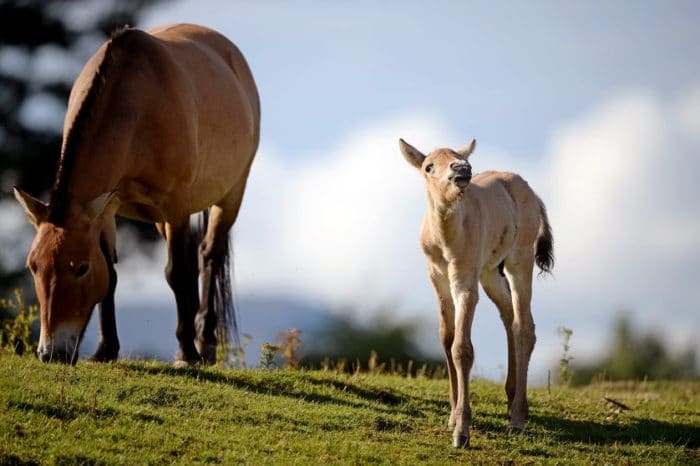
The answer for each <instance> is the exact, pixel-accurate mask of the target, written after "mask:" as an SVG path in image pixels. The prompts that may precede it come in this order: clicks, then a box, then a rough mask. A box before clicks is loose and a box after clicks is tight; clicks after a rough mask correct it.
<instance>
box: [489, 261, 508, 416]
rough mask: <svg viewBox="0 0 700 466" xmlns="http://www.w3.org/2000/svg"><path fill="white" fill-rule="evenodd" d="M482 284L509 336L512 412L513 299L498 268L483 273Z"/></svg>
mask: <svg viewBox="0 0 700 466" xmlns="http://www.w3.org/2000/svg"><path fill="white" fill-rule="evenodd" d="M480 281H481V286H483V287H484V291H485V292H486V295H487V296H488V297H489V298H490V299H491V301H493V302H494V304H495V305H496V307H497V308H498V312H499V313H500V315H501V320H502V321H503V326H504V327H505V329H506V337H507V338H508V377H507V378H506V395H507V396H508V413H509V414H510V410H511V406H512V405H513V398H514V397H515V379H516V375H515V373H516V363H515V341H514V339H513V301H512V297H511V295H510V286H509V285H508V281H507V280H506V278H505V277H504V276H502V275H501V273H500V272H499V271H498V269H494V270H489V271H488V272H484V273H483V274H482V275H481V280H480Z"/></svg>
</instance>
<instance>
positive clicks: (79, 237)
mask: <svg viewBox="0 0 700 466" xmlns="http://www.w3.org/2000/svg"><path fill="white" fill-rule="evenodd" d="M259 135H260V101H259V98H258V92H257V89H256V86H255V82H254V80H253V77H252V75H251V72H250V69H249V68H248V65H247V63H246V61H245V59H244V58H243V55H242V54H241V52H240V51H239V50H238V48H237V47H236V46H235V45H234V44H232V43H231V42H230V41H229V40H228V39H226V38H225V37H223V36H222V35H220V34H219V33H217V32H215V31H212V30H210V29H207V28H204V27H202V26H195V25H189V24H180V25H170V26H163V27H158V28H155V29H152V30H149V31H146V32H144V31H140V30H137V29H129V28H126V29H122V30H119V31H117V32H115V33H114V34H113V35H112V37H111V39H110V40H108V41H107V42H106V43H105V44H103V45H102V46H101V47H100V48H99V50H98V51H97V53H95V55H93V56H92V57H91V58H90V59H89V60H88V62H87V64H86V65H85V67H84V68H83V69H82V71H81V72H80V74H79V76H78V78H77V79H76V81H75V83H74V85H73V88H72V90H71V93H70V98H69V100H68V110H67V113H66V117H65V122H64V130H63V144H62V148H61V158H60V163H59V167H58V171H57V174H56V181H55V184H54V188H53V190H52V193H51V197H50V201H49V203H48V204H46V203H43V202H41V201H39V200H38V199H35V198H33V197H32V196H30V195H28V194H27V193H24V192H22V191H21V190H19V189H17V188H15V197H16V198H17V200H18V201H19V203H20V204H21V205H22V207H23V208H24V210H25V213H26V215H27V217H28V218H29V221H30V222H31V223H32V224H33V225H34V226H35V227H36V237H35V238H34V242H33V244H32V246H31V250H30V252H29V255H28V258H27V266H28V267H29V269H30V270H31V272H32V275H33V277H34V284H35V287H36V294H37V298H38V301H39V306H40V313H41V334H40V338H39V349H38V355H39V357H40V358H41V360H42V361H49V360H59V361H63V362H71V363H75V361H76V359H77V357H78V351H77V350H78V346H79V344H80V341H81V338H82V335H83V333H84V331H85V328H86V326H87V323H88V321H89V320H90V315H91V314H92V310H93V308H94V307H95V305H96V304H98V303H99V304H100V306H99V307H100V309H99V318H100V319H99V320H100V339H99V345H98V348H97V351H96V352H95V354H94V355H93V356H92V359H93V360H97V361H107V360H113V359H116V358H117V355H118V352H119V341H118V338H117V332H116V324H115V316H114V290H115V287H116V284H117V274H116V271H115V268H114V264H115V263H116V262H117V256H116V247H115V246H116V226H115V215H120V216H123V217H127V218H131V219H136V220H140V221H144V222H149V223H154V224H155V226H156V228H157V230H158V232H159V233H160V234H161V235H162V236H163V237H164V238H165V240H166V242H167V247H168V264H167V267H166V269H165V276H166V279H167V281H168V284H169V285H170V287H171V288H172V290H173V292H174V294H175V300H176V303H177V316H178V322H177V331H176V335H177V339H178V342H179V350H178V352H177V355H176V363H177V364H189V363H195V362H199V361H204V362H207V363H213V362H215V360H216V344H217V335H218V337H219V341H224V342H225V341H226V338H227V335H228V327H229V326H232V325H233V326H235V315H234V314H233V312H232V302H231V288H230V283H229V268H228V267H229V260H228V232H229V229H230V228H231V226H232V225H233V223H234V222H235V220H236V217H237V215H238V210H239V208H240V205H241V200H242V197H243V192H244V190H245V186H246V180H247V178H248V173H249V170H250V167H251V163H252V161H253V157H254V156H255V152H256V150H257V147H258V141H259ZM197 212H206V213H207V215H206V216H205V218H207V220H206V233H204V234H203V237H202V238H201V242H200V241H199V239H195V238H194V236H195V235H194V233H193V232H192V231H191V228H190V214H193V213H197ZM199 278H201V285H202V295H201V300H200V298H199V296H198V279H199Z"/></svg>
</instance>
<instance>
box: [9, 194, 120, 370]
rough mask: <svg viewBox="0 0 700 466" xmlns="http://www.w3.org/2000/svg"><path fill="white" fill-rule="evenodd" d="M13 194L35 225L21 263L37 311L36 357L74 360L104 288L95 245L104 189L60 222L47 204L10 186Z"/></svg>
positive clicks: (105, 201) (103, 263)
mask: <svg viewBox="0 0 700 466" xmlns="http://www.w3.org/2000/svg"><path fill="white" fill-rule="evenodd" d="M15 197H16V198H17V200H18V201H19V203H20V204H21V205H22V207H23V208H24V211H25V214H26V215H27V218H28V219H29V221H30V222H31V223H32V224H33V225H34V227H35V228H36V237H35V238H34V242H33V243H32V247H31V250H30V251H29V255H28V257H27V267H28V268H29V270H30V271H31V272H32V275H33V277H34V286H35V288H36V295H37V299H38V301H39V308H40V312H41V334H40V337H39V349H38V351H37V354H38V356H39V358H40V359H41V360H42V361H45V362H46V361H50V360H58V361H61V362H71V363H75V361H76V360H77V358H78V345H79V344H80V339H81V338H82V335H83V332H84V331H85V327H86V326H87V323H88V321H89V320H90V315H91V314H92V309H93V308H94V307H95V304H97V303H98V302H100V301H101V300H102V299H103V298H104V297H105V296H106V295H107V292H108V290H109V270H108V267H107V261H106V259H105V256H104V254H103V253H102V251H101V247H100V232H101V230H102V224H103V215H104V214H105V210H106V208H107V206H108V204H109V202H110V200H111V195H110V194H106V195H103V196H100V197H98V198H97V199H95V200H93V201H92V202H89V203H87V204H86V205H84V206H83V207H82V208H80V209H78V211H77V212H71V214H70V215H68V216H67V218H66V220H64V221H61V222H60V224H57V223H55V222H52V221H50V218H49V206H48V205H47V204H44V203H43V202H41V201H39V200H38V199H35V198H33V197H32V196H30V195H28V194H26V193H24V192H22V191H20V190H19V189H17V188H15Z"/></svg>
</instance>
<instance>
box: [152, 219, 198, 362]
mask: <svg viewBox="0 0 700 466" xmlns="http://www.w3.org/2000/svg"><path fill="white" fill-rule="evenodd" d="M158 230H159V231H160V232H161V233H165V239H166V241H167V242H168V265H167V266H166V268H165V278H166V279H167V280H168V284H169V285H170V288H171V289H172V290H173V292H174V293H175V301H176V303H177V329H176V331H175V334H176V336H177V339H178V342H179V344H180V349H179V351H178V353H177V355H176V356H175V363H176V364H178V365H180V364H183V363H184V364H191V363H196V362H198V361H199V360H200V358H199V354H198V353H197V350H196V349H195V347H194V336H195V332H194V316H195V313H196V312H197V308H198V307H199V297H198V296H197V245H196V244H192V239H191V237H190V223H189V216H186V217H185V218H184V219H182V220H181V221H179V222H177V223H166V224H165V226H164V227H163V226H159V227H158Z"/></svg>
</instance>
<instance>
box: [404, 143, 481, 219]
mask: <svg viewBox="0 0 700 466" xmlns="http://www.w3.org/2000/svg"><path fill="white" fill-rule="evenodd" d="M399 146H400V148H401V153H402V154H403V156H404V158H405V159H406V160H407V161H408V163H410V164H411V165H413V166H414V167H415V168H417V169H418V170H420V172H421V173H422V174H423V178H424V179H425V186H426V189H427V190H428V196H429V197H430V199H432V200H433V202H436V203H438V204H440V205H445V206H449V205H450V204H452V203H454V202H455V201H457V200H459V199H460V198H461V196H462V194H463V193H464V190H465V189H466V188H467V186H468V185H469V182H470V181H471V179H472V166H471V165H470V164H469V161H468V159H469V156H470V155H471V153H472V152H473V151H474V148H475V147H476V140H474V139H473V140H472V142H470V143H469V144H467V145H466V146H464V147H462V148H461V149H457V150H452V149H436V150H434V151H432V152H431V153H430V154H428V155H427V156H426V155H424V154H423V153H422V152H421V151H419V150H418V149H416V148H415V147H413V146H412V145H410V144H408V143H407V142H406V141H404V140H403V139H399Z"/></svg>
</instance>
